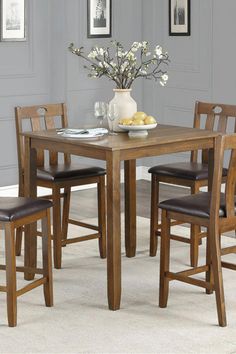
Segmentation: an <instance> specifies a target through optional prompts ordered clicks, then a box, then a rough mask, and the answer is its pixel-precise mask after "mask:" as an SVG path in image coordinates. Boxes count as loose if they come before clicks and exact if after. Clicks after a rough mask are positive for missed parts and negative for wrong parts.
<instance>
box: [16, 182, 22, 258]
mask: <svg viewBox="0 0 236 354" xmlns="http://www.w3.org/2000/svg"><path fill="white" fill-rule="evenodd" d="M18 195H19V197H23V196H24V190H23V186H22V183H21V182H20V181H19V194H18ZM22 233H23V227H19V228H18V229H16V256H20V255H21V247H22Z"/></svg>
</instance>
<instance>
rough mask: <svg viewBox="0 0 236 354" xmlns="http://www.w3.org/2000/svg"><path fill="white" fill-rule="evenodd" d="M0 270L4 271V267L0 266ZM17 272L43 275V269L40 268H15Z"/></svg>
mask: <svg viewBox="0 0 236 354" xmlns="http://www.w3.org/2000/svg"><path fill="white" fill-rule="evenodd" d="M0 270H6V266H5V265H3V264H0ZM16 271H17V272H27V273H30V274H43V269H40V268H31V267H23V266H22V267H16Z"/></svg>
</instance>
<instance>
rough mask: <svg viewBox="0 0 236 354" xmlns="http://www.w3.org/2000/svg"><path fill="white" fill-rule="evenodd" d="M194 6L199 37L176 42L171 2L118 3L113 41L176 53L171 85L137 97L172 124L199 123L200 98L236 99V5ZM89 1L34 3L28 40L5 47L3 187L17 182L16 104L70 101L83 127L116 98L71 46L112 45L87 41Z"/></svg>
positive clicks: (0, 62)
mask: <svg viewBox="0 0 236 354" xmlns="http://www.w3.org/2000/svg"><path fill="white" fill-rule="evenodd" d="M191 3H192V13H191V32H192V33H191V36H190V37H169V36H168V1H167V0H113V38H115V39H118V40H120V41H122V42H123V43H125V44H126V45H129V44H131V43H132V42H133V41H134V40H141V39H145V40H149V41H150V42H151V43H153V44H162V45H163V47H164V48H166V50H167V51H168V52H169V54H170V57H171V65H170V67H169V77H170V80H169V83H168V86H167V87H165V88H161V87H160V86H159V85H158V84H157V83H154V82H149V81H148V82H146V81H144V82H142V83H138V84H137V85H135V86H134V88H133V93H132V95H133V97H134V98H135V99H136V101H137V102H138V105H139V109H140V110H145V111H147V112H149V113H150V114H153V115H155V116H156V117H157V118H158V121H159V122H163V123H167V124H176V125H188V126H191V125H192V118H193V106H194V102H195V100H197V99H198V100H206V101H207V100H210V101H218V102H221V101H222V102H226V103H234V102H236V100H235V95H236V71H235V62H236V49H235V46H234V45H233V43H232V41H230V38H231V36H232V35H233V34H234V32H235V30H234V19H233V16H234V14H235V12H236V2H235V0H227V1H226V2H225V3H224V6H222V1H221V0H214V1H213V0H204V1H203V0H194V1H193V0H192V2H191ZM86 4H87V0H69V1H68V0H28V5H29V6H28V7H29V9H28V12H29V13H28V16H27V18H28V40H27V41H26V42H23V43H19V42H12V43H3V42H2V43H0V80H1V85H0V103H1V104H0V127H1V129H0V147H1V149H0V171H1V173H0V186H3V185H10V184H14V183H17V155H16V143H15V126H14V106H16V105H31V104H32V105H34V104H38V103H39V104H40V103H46V102H60V101H66V102H67V104H68V111H69V121H70V124H71V125H77V126H79V125H81V124H84V123H85V122H86V124H90V123H91V124H92V123H93V102H94V101H95V100H98V99H99V100H100V99H104V100H109V99H110V98H112V96H113V94H112V87H113V85H112V83H110V82H108V81H106V80H104V81H103V80H97V81H96V80H89V79H87V76H86V72H85V70H84V69H83V67H82V65H83V63H82V61H80V60H79V58H77V57H75V56H73V55H72V54H71V53H69V52H68V51H67V47H68V44H69V43H70V42H74V43H75V44H76V45H78V46H80V45H83V46H84V47H85V48H86V49H90V48H91V46H92V45H94V44H95V43H96V44H97V43H98V44H101V45H105V43H107V42H108V41H109V39H95V40H94V39H87V34H86ZM172 158H173V157H165V159H164V160H165V161H167V160H169V159H172ZM177 158H180V159H182V158H185V155H184V154H180V155H179V157H177ZM159 160H160V159H159ZM162 160H163V159H162ZM156 161H157V159H145V160H143V161H140V162H139V163H141V164H146V165H149V164H153V163H155V162H156Z"/></svg>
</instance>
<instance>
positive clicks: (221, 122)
mask: <svg viewBox="0 0 236 354" xmlns="http://www.w3.org/2000/svg"><path fill="white" fill-rule="evenodd" d="M229 117H232V118H234V119H235V124H234V128H233V129H234V130H233V131H231V132H230V133H234V132H236V106H235V105H226V104H220V103H206V102H196V104H195V112H194V128H198V129H199V128H204V129H206V130H211V131H213V130H214V131H218V132H221V133H223V134H224V133H226V132H227V128H228V122H229ZM204 120H205V124H203V123H204ZM201 123H202V124H201ZM203 125H204V126H203ZM191 161H192V162H197V161H198V151H192V153H191ZM201 162H202V163H208V150H205V149H204V150H202V151H201Z"/></svg>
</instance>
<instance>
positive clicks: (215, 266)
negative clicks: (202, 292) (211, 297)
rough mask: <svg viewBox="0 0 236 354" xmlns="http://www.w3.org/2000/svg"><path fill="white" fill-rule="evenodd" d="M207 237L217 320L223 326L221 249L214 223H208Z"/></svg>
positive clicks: (225, 323)
mask: <svg viewBox="0 0 236 354" xmlns="http://www.w3.org/2000/svg"><path fill="white" fill-rule="evenodd" d="M208 237H209V238H210V247H211V259H212V271H213V276H214V289H215V296H216V306H217V314H218V322H219V325H220V326H221V327H225V326H226V325H227V321H226V312H225V298H224V287H223V278H222V267H221V251H220V242H219V231H217V232H216V230H215V225H210V227H209V230H208Z"/></svg>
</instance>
